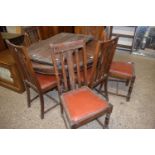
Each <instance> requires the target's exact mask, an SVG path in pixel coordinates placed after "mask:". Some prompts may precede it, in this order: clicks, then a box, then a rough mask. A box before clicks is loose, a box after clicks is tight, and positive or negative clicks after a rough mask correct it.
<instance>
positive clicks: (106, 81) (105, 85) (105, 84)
mask: <svg viewBox="0 0 155 155" xmlns="http://www.w3.org/2000/svg"><path fill="white" fill-rule="evenodd" d="M104 91H105V98H106V99H107V101H109V97H108V79H106V80H105V83H104Z"/></svg>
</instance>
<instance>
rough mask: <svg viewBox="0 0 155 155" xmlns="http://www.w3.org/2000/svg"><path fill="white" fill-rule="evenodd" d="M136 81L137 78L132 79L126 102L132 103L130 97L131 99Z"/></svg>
mask: <svg viewBox="0 0 155 155" xmlns="http://www.w3.org/2000/svg"><path fill="white" fill-rule="evenodd" d="M135 79H136V77H135V76H134V77H132V79H131V82H130V86H129V90H128V94H127V98H126V101H130V97H131V93H132V89H133V85H134V82H135Z"/></svg>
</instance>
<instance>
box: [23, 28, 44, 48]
mask: <svg viewBox="0 0 155 155" xmlns="http://www.w3.org/2000/svg"><path fill="white" fill-rule="evenodd" d="M24 31H25V33H24V37H25V38H24V44H25V45H26V46H30V45H31V44H33V43H35V42H38V41H39V40H41V36H40V31H39V28H38V27H37V26H32V27H27V28H25V30H24Z"/></svg>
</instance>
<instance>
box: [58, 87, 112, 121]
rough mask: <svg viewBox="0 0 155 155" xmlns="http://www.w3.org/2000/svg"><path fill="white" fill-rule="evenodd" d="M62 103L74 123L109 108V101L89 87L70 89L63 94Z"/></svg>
mask: <svg viewBox="0 0 155 155" xmlns="http://www.w3.org/2000/svg"><path fill="white" fill-rule="evenodd" d="M61 99H62V101H63V102H62V104H63V106H64V108H65V110H66V111H67V112H68V116H69V119H70V121H71V122H72V123H73V124H76V123H78V122H81V121H82V120H86V119H88V118H90V116H95V114H99V113H100V112H102V111H104V110H107V108H109V106H108V103H107V102H106V101H105V100H103V99H102V98H101V97H99V96H97V95H96V94H95V93H94V92H92V90H91V89H89V88H88V87H81V88H79V89H77V90H73V91H69V92H67V93H64V94H63V95H62V96H61Z"/></svg>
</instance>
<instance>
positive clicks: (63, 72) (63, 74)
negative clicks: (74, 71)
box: [60, 53, 68, 90]
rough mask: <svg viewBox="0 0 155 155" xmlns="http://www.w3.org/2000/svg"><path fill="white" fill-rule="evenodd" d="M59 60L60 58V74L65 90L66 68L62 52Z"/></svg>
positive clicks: (66, 86) (66, 87)
mask: <svg viewBox="0 0 155 155" xmlns="http://www.w3.org/2000/svg"><path fill="white" fill-rule="evenodd" d="M60 60H61V66H62V76H63V79H64V80H63V83H64V87H65V89H66V90H68V85H67V74H66V68H65V57H64V54H63V53H60Z"/></svg>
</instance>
